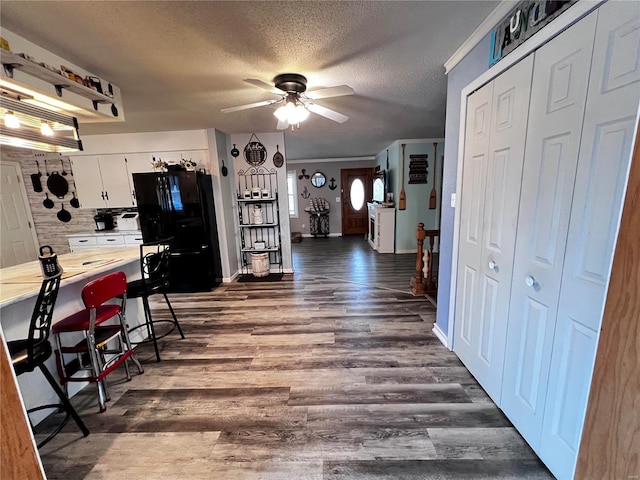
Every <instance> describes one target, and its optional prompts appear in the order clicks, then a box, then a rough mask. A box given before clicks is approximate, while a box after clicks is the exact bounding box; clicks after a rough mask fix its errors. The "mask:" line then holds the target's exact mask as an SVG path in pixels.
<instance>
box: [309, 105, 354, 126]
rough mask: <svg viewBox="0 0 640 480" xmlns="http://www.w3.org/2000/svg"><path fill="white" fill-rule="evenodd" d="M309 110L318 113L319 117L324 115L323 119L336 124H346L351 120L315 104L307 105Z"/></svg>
mask: <svg viewBox="0 0 640 480" xmlns="http://www.w3.org/2000/svg"><path fill="white" fill-rule="evenodd" d="M307 110H309V111H310V112H313V113H317V114H318V115H322V116H323V117H326V118H328V119H329V120H333V121H334V122H338V123H344V122H346V121H347V120H349V117H347V116H346V115H343V114H341V113H338V112H336V111H335V110H331V109H329V108H326V107H322V106H320V105H317V104H315V103H310V104H307Z"/></svg>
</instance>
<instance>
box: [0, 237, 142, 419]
mask: <svg viewBox="0 0 640 480" xmlns="http://www.w3.org/2000/svg"><path fill="white" fill-rule="evenodd" d="M58 262H59V264H60V266H61V267H62V269H63V273H62V281H61V282H60V291H59V293H58V300H57V302H56V305H55V308H54V312H53V323H54V324H55V323H56V321H59V320H61V319H62V318H64V317H66V316H68V315H71V314H73V313H75V312H77V311H79V310H81V309H83V308H84V305H83V303H82V299H81V297H80V292H81V291H82V288H83V287H84V286H85V285H86V284H87V283H88V282H90V281H92V280H95V279H96V278H99V277H102V276H103V275H106V274H108V273H111V272H116V271H122V272H124V273H125V275H126V276H127V280H128V281H130V280H135V279H138V278H140V249H139V247H130V248H99V249H92V250H84V251H80V252H74V253H67V254H63V255H59V256H58ZM41 283H42V273H41V271H40V262H39V261H37V260H36V261H34V262H29V263H24V264H21V265H15V266H12V267H7V268H3V269H0V326H1V328H0V334H2V336H3V337H4V339H5V340H7V341H9V340H16V339H20V338H27V335H28V331H29V322H30V320H31V314H32V312H33V307H34V305H35V302H36V298H37V296H38V293H39V291H40V285H41ZM126 316H127V324H128V325H129V327H130V328H132V327H134V326H136V325H139V324H142V323H144V310H143V308H142V302H141V301H140V299H127V306H126ZM143 330H144V329H137V330H136V333H138V332H139V333H138V334H141V333H142V331H143ZM131 340H132V341H134V342H135V341H139V340H141V338H135V337H134V336H133V335H132V338H131ZM47 367H48V368H49V369H50V371H51V372H52V373H53V372H55V371H56V366H55V360H54V357H53V356H52V357H51V358H50V359H49V360H48V361H47ZM54 375H55V374H54ZM18 382H19V384H20V391H21V393H22V397H23V399H24V402H25V405H26V407H27V408H30V407H33V406H37V405H42V404H45V403H56V401H55V399H56V397H55V394H54V392H53V391H52V390H51V387H50V386H49V385H48V384H47V383H46V381H45V379H44V377H43V376H42V374H41V373H40V372H39V371H38V370H36V371H35V372H32V373H27V374H24V375H20V377H18ZM85 385H86V384H84V383H78V384H71V385H70V386H69V395H70V396H71V395H73V394H75V393H77V391H78V390H79V389H80V388H82V387H83V386H85ZM35 413H38V414H41V416H40V417H38V416H37V415H36V414H34V415H32V416H31V418H32V421H33V422H34V423H38V422H39V421H40V420H42V419H43V418H44V417H45V416H46V415H47V413H50V412H46V411H45V412H35Z"/></svg>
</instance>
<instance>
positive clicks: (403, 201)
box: [398, 143, 407, 210]
mask: <svg viewBox="0 0 640 480" xmlns="http://www.w3.org/2000/svg"><path fill="white" fill-rule="evenodd" d="M404 147H405V144H404V143H403V144H402V170H401V172H402V181H401V182H400V199H399V200H398V210H406V208H407V194H406V192H405V191H404Z"/></svg>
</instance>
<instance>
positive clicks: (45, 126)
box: [40, 122, 53, 137]
mask: <svg viewBox="0 0 640 480" xmlns="http://www.w3.org/2000/svg"><path fill="white" fill-rule="evenodd" d="M40 133H41V134H42V135H44V136H45V137H53V128H51V125H49V123H48V122H42V123H41V124H40Z"/></svg>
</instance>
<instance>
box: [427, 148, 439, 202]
mask: <svg viewBox="0 0 640 480" xmlns="http://www.w3.org/2000/svg"><path fill="white" fill-rule="evenodd" d="M437 149H438V142H433V188H432V189H431V193H429V210H435V209H436V206H437V204H438V200H437V193H436V182H437V181H438V179H437V177H436V171H437V169H438V163H437V162H436V151H437Z"/></svg>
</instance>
